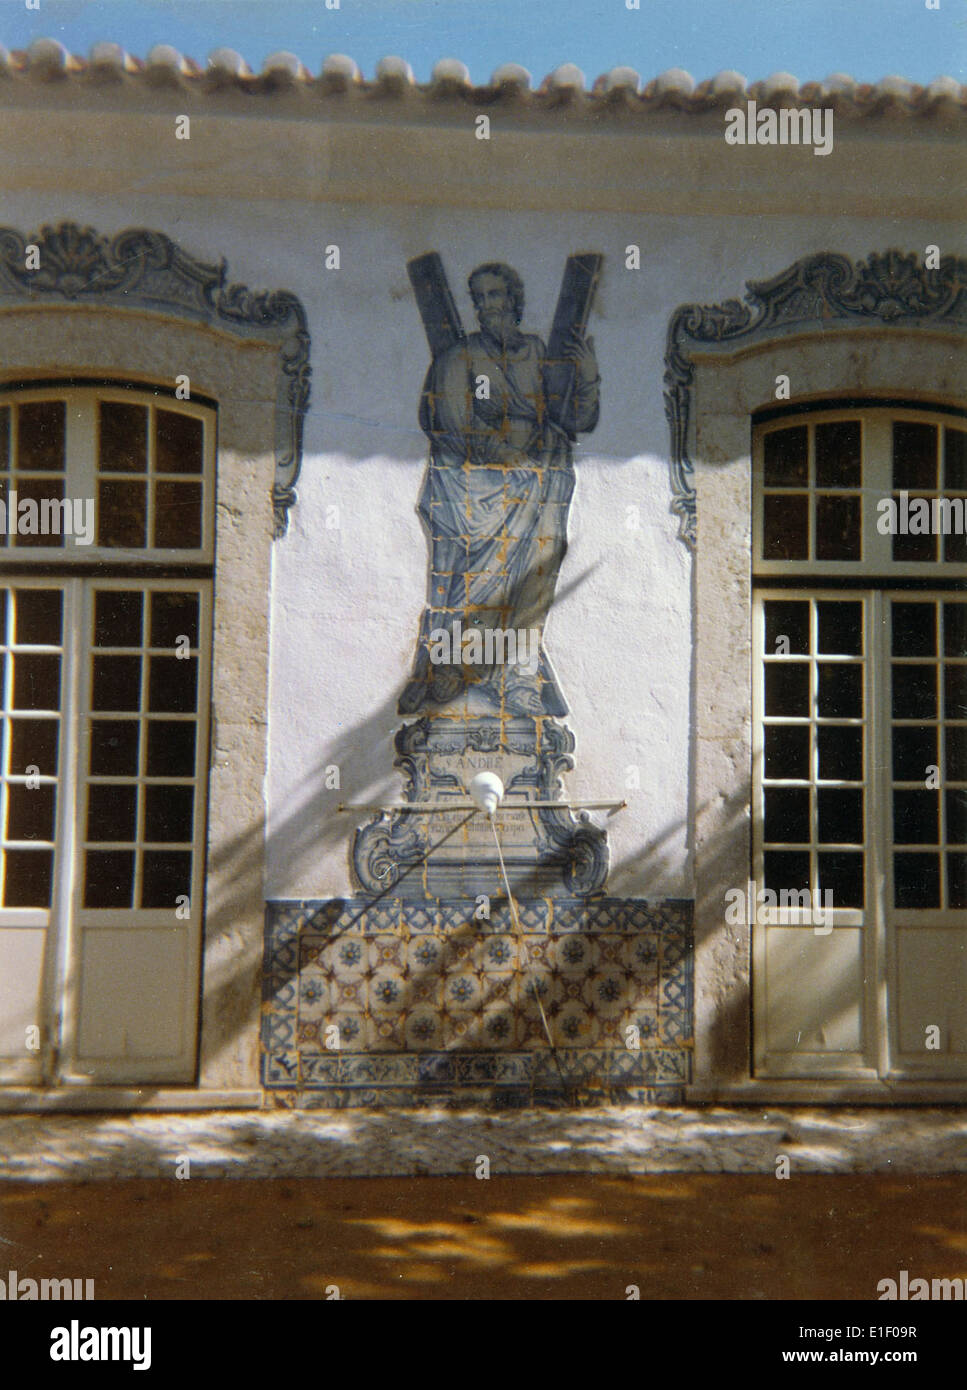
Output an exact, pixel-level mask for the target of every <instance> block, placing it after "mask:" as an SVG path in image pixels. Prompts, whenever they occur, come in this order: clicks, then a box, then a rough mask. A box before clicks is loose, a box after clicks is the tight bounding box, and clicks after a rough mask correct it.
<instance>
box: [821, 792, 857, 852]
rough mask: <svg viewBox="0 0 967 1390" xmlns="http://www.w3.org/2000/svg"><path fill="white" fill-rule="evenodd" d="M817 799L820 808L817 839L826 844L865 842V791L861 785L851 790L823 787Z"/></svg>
mask: <svg viewBox="0 0 967 1390" xmlns="http://www.w3.org/2000/svg"><path fill="white" fill-rule="evenodd" d="M816 799H817V802H818V808H819V833H818V835H817V839H819V840H821V841H822V842H823V844H826V845H861V844H862V843H863V793H862V791H861V790H860V788H859V787H856V788H850V789H849V790H840V789H838V788H837V789H834V788H831V787H830V788H825V789H824V788H821V789H820V790H819V791H818V792H817V793H816Z"/></svg>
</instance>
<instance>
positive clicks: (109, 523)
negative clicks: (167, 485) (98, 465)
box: [97, 479, 147, 550]
mask: <svg viewBox="0 0 967 1390" xmlns="http://www.w3.org/2000/svg"><path fill="white" fill-rule="evenodd" d="M97 498H98V502H97V543H98V545H108V546H116V547H121V548H126V549H132V550H140V549H142V548H143V547H144V545H145V541H146V539H147V532H146V527H147V511H146V508H147V488H146V485H145V484H144V483H141V482H137V483H135V482H127V481H122V480H121V479H102V481H101V482H100V483H99V484H98V488H97Z"/></svg>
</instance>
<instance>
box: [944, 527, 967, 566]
mask: <svg viewBox="0 0 967 1390" xmlns="http://www.w3.org/2000/svg"><path fill="white" fill-rule="evenodd" d="M943 557H944V560H945V561H946V563H947V564H948V565H964V564H967V534H965V531H964V530H961V531H959V532H957V531H951V533H950V534H949V535H946V536H944V538H943Z"/></svg>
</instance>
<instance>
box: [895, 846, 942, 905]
mask: <svg viewBox="0 0 967 1390" xmlns="http://www.w3.org/2000/svg"><path fill="white" fill-rule="evenodd" d="M893 905H894V907H939V906H940V856H939V855H938V854H905V853H901V854H895V855H894V856H893Z"/></svg>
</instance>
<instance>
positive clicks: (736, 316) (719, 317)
mask: <svg viewBox="0 0 967 1390" xmlns="http://www.w3.org/2000/svg"><path fill="white" fill-rule="evenodd" d="M746 291H747V292H746V296H745V299H744V300H739V299H728V300H726V301H725V302H724V303H723V304H683V305H682V306H681V307H680V308H678V309H677V310H676V311H675V313H674V314H673V315H672V319H671V323H670V324H669V327H668V342H667V349H666V353H665V417H666V419H667V421H668V427H669V430H670V432H671V483H672V492H673V494H674V499H673V501H672V511H673V512H675V513H677V515H678V518H679V537H680V538H681V539H682V540H683V541H685V543H686V544H687V545H689V546H690V547H691V546H694V545H695V542H696V534H697V532H696V526H697V518H696V509H695V486H694V473H693V467H692V461H691V459H690V458H689V454H688V437H689V427H690V423H691V413H692V389H693V382H694V377H695V367H694V364H693V362H692V354H693V353H695V352H696V351H702V352H709V351H711V352H714V351H716V350H717V349H721V350H723V351H724V352H731V351H732V350H733V349H734V348H735V347H744V346H747V345H749V344H752V343H756V342H762V341H764V340H765V339H767V338H772V337H778V336H780V335H782V334H789V333H796V332H801V331H803V330H806V329H810V328H812V329H816V328H819V329H821V330H822V332H823V333H830V332H837V331H841V330H843V329H848V328H855V327H856V326H857V325H858V324H861V325H865V326H869V325H870V323H871V322H872V323H877V324H880V325H883V326H890V327H906V328H909V327H911V326H913V325H919V324H923V325H925V326H926V325H944V326H949V327H951V328H957V329H959V330H963V328H964V327H965V326H967V259H964V258H963V257H960V256H941V257H939V259H938V263H937V264H936V265H935V266H933V267H931V266H928V265H927V264H926V263H925V262H924V261H922V260H921V259H920V257H919V256H917V255H915V254H914V253H912V252H904V251H883V252H877V253H875V254H874V255H871V256H870V257H869V258H868V259H867V260H865V261H858V262H856V263H854V262H853V261H852V260H850V258H849V257H848V256H843V255H839V254H837V253H835V252H831V251H823V252H820V253H818V254H817V255H814V256H805V257H803V259H802V260H799V261H796V262H795V264H794V265H791V266H790V267H789V268H788V269H787V270H783V271H781V272H780V274H778V275H776V276H774V277H773V278H772V279H771V280H758V281H749V282H748V284H747V285H746Z"/></svg>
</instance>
